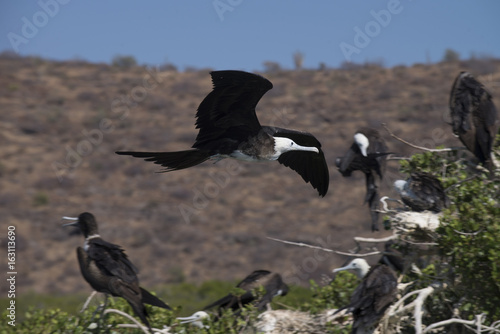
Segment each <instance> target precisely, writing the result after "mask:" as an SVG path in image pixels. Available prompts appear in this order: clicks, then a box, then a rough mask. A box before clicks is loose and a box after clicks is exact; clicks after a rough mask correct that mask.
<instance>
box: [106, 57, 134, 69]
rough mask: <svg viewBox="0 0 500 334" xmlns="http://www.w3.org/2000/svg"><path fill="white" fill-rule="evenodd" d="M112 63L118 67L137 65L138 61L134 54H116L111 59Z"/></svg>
mask: <svg viewBox="0 0 500 334" xmlns="http://www.w3.org/2000/svg"><path fill="white" fill-rule="evenodd" d="M111 65H113V66H115V67H118V68H124V69H125V68H131V67H133V66H136V65H137V61H136V60H135V58H134V56H120V55H118V56H114V57H113V60H112V61H111Z"/></svg>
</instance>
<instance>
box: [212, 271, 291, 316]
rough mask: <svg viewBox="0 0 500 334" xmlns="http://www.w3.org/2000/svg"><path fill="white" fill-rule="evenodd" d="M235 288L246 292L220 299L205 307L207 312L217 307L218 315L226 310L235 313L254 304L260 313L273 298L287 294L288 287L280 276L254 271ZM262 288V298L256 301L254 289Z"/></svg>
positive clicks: (268, 272)
mask: <svg viewBox="0 0 500 334" xmlns="http://www.w3.org/2000/svg"><path fill="white" fill-rule="evenodd" d="M236 287H237V288H240V289H243V290H245V291H246V292H245V293H243V294H242V295H241V296H236V295H233V294H231V293H230V294H228V295H226V296H224V297H222V298H221V299H219V300H217V301H215V302H213V303H212V304H210V305H207V306H205V307H204V308H203V309H204V310H207V309H210V308H212V307H215V306H217V307H218V309H219V313H220V312H222V311H223V310H226V309H231V310H233V311H234V312H235V313H237V312H239V310H240V309H241V308H242V307H244V306H245V305H247V304H250V303H254V305H255V307H256V308H257V309H258V310H259V311H262V310H264V309H265V307H266V306H267V305H268V304H269V303H271V301H272V299H273V298H274V297H275V296H285V295H286V294H287V293H288V286H287V285H286V284H285V283H284V282H283V280H282V278H281V275H280V274H277V273H272V272H270V271H267V270H256V271H254V272H253V273H251V274H250V275H248V276H247V277H246V278H245V279H244V280H243V281H241V282H240V283H238V285H236ZM259 287H263V288H264V290H265V291H266V292H265V293H264V295H263V296H262V297H260V298H259V299H257V295H256V293H255V291H254V290H255V289H257V288H259Z"/></svg>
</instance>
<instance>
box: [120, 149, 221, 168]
mask: <svg viewBox="0 0 500 334" xmlns="http://www.w3.org/2000/svg"><path fill="white" fill-rule="evenodd" d="M115 153H116V154H119V155H131V156H133V157H135V158H144V160H145V161H152V162H154V163H155V164H157V165H161V166H163V167H165V168H166V169H165V170H164V171H162V172H170V171H174V170H180V169H185V168H189V167H193V166H196V165H199V164H201V163H202V162H204V161H206V160H208V159H209V158H210V156H211V155H212V154H211V153H210V152H208V151H203V150H198V149H193V150H186V151H177V152H131V151H119V152H115Z"/></svg>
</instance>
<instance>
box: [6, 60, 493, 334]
mask: <svg viewBox="0 0 500 334" xmlns="http://www.w3.org/2000/svg"><path fill="white" fill-rule="evenodd" d="M452 56H453V55H450V57H449V59H446V60H447V61H443V62H441V63H437V64H415V65H413V66H408V67H407V66H397V67H393V68H384V67H383V66H380V64H345V66H343V68H340V69H328V68H325V67H322V68H321V69H320V70H311V69H305V68H302V69H301V70H300V71H291V70H283V69H282V68H281V67H280V66H279V64H271V63H270V64H268V65H269V66H266V69H268V72H267V73H263V75H265V76H266V77H267V78H268V79H269V80H270V81H271V82H273V85H274V88H273V89H272V90H271V91H269V92H268V93H267V94H266V95H265V96H264V97H263V99H262V100H261V102H260V103H259V106H258V109H257V113H258V116H259V119H260V120H261V122H262V123H263V124H270V125H276V126H282V127H287V128H295V129H299V130H307V131H310V132H312V133H314V135H315V136H316V137H317V138H318V139H319V140H320V142H321V143H322V145H323V150H324V152H325V156H326V158H327V162H328V164H329V166H330V180H331V181H330V191H329V193H328V194H327V196H326V197H325V198H319V197H318V196H317V194H316V193H315V191H314V190H313V189H312V188H311V187H310V186H309V185H306V184H304V183H303V181H302V180H301V179H300V177H299V176H298V175H296V174H295V173H294V172H293V171H290V170H286V169H284V168H283V167H282V166H279V164H277V163H276V164H274V165H273V164H262V165H260V164H257V165H256V164H252V165H249V164H246V163H242V162H237V163H235V164H233V163H230V162H228V161H220V162H218V163H216V164H212V163H210V162H207V163H205V164H202V165H200V166H198V167H196V169H193V170H187V171H178V172H175V173H167V174H159V173H155V172H158V171H159V170H160V169H159V168H158V167H157V166H155V165H153V164H146V163H144V162H142V161H138V160H135V159H127V158H124V157H120V156H117V155H115V154H114V152H115V151H117V150H124V149H130V150H132V149H135V150H144V151H148V150H150V151H157V150H160V151H174V150H183V149H187V148H188V147H189V146H190V145H191V144H192V143H193V142H194V138H195V136H196V133H197V131H196V130H195V128H194V121H195V119H194V116H195V113H196V108H197V106H198V104H199V103H200V102H201V100H202V99H203V98H204V97H205V95H206V94H207V93H208V92H209V91H210V89H211V82H210V79H209V74H208V73H209V70H206V69H204V70H190V71H185V72H178V71H177V70H175V68H172V67H171V66H165V67H162V68H160V67H152V68H148V67H144V66H137V65H136V64H135V63H133V62H132V61H131V60H130V59H128V60H126V59H125V58H126V57H124V56H120V57H117V59H116V60H117V61H118V60H121V61H124V60H126V61H125V65H123V64H122V63H115V64H114V65H108V64H92V63H87V62H84V61H80V60H76V61H65V62H55V61H49V60H45V59H40V58H36V57H14V56H12V55H3V56H2V57H0V71H1V72H2V76H0V85H1V86H2V87H3V89H2V90H1V91H0V106H1V108H2V110H3V111H2V113H0V118H1V119H0V129H1V130H0V138H1V142H2V149H1V150H0V153H1V155H2V159H0V188H1V189H2V191H1V192H0V205H1V206H2V213H3V220H4V221H5V222H6V223H5V224H4V225H5V226H15V227H16V231H17V234H16V237H17V239H16V247H17V249H16V251H17V258H18V276H17V282H16V284H17V296H16V300H17V305H18V313H17V315H18V321H19V322H18V327H16V330H17V331H18V332H19V333H23V332H24V333H35V332H39V333H52V332H72V333H79V332H82V333H83V332H85V331H88V330H89V329H88V328H89V327H88V326H91V325H92V323H94V322H96V321H97V319H98V318H92V315H93V312H94V311H95V310H96V308H97V306H98V305H99V301H100V300H96V301H94V302H93V303H91V306H90V308H89V309H88V310H86V311H85V312H83V313H79V312H78V311H79V308H80V307H81V305H82V304H83V302H84V301H85V299H86V297H87V296H88V294H90V292H91V288H90V287H89V286H88V284H87V283H86V282H85V281H84V280H83V278H82V277H81V274H80V272H79V268H78V264H77V260H76V254H75V248H76V247H77V246H80V245H81V242H82V238H81V236H79V237H73V236H71V235H69V233H68V231H67V230H64V229H62V228H61V227H60V226H61V221H60V217H62V216H65V215H66V216H67V215H70V216H71V215H72V216H75V215H78V214H79V213H81V212H84V211H89V212H92V213H93V214H94V215H95V216H96V217H97V219H98V220H99V221H100V222H101V223H100V233H101V235H102V236H103V237H104V238H105V239H106V240H109V241H110V242H113V243H117V244H119V245H121V246H123V247H124V248H125V250H126V252H127V254H128V255H129V257H130V258H131V260H132V262H134V263H135V264H136V265H137V266H138V267H139V270H140V273H139V278H140V280H141V285H142V286H144V287H147V288H148V290H151V291H155V292H156V293H157V294H158V295H159V296H161V297H162V299H163V300H165V301H166V302H168V303H169V304H170V305H171V306H173V307H175V309H174V311H173V312H166V311H159V310H156V309H151V311H150V313H151V315H152V319H151V323H152V324H153V327H156V328H162V326H163V325H165V326H168V327H171V330H172V332H175V331H176V328H179V327H180V325H178V323H177V322H176V321H175V317H177V316H186V315H189V314H190V313H192V311H195V310H198V309H199V308H200V307H202V306H203V305H205V304H207V303H208V302H210V301H212V300H213V299H216V298H218V297H220V296H221V295H223V294H225V293H227V290H228V289H230V287H232V286H233V285H234V283H235V282H237V281H238V280H239V279H241V278H242V277H244V276H245V275H246V274H248V273H249V272H251V271H252V270H255V269H269V270H272V271H275V272H280V273H281V274H282V276H283V278H284V280H285V282H288V283H290V284H291V285H293V288H292V291H291V292H290V293H289V295H288V296H286V297H284V298H276V300H275V301H274V303H273V308H285V309H292V310H297V311H300V312H306V313H309V314H322V312H324V311H325V310H330V309H335V308H338V307H341V306H344V305H345V304H346V303H347V302H348V300H349V297H350V294H351V292H352V291H353V289H354V287H355V286H356V285H357V283H358V281H357V280H356V278H355V276H354V275H352V274H350V273H341V274H339V275H337V276H336V278H335V280H334V281H333V282H331V280H332V279H333V277H334V275H333V274H332V273H331V270H332V269H333V268H334V267H338V266H340V265H342V264H343V263H344V262H345V261H346V260H347V257H345V256H340V255H335V254H333V253H326V252H325V253H321V252H320V251H318V250H315V249H309V248H304V247H295V246H292V245H285V244H282V243H278V242H275V241H273V240H270V239H268V238H267V237H273V238H278V239H283V240H289V241H293V242H301V243H307V244H311V245H318V246H321V247H323V248H327V249H331V250H337V251H344V252H350V251H353V250H355V249H356V250H358V251H360V249H359V248H357V246H358V245H357V244H356V242H355V241H354V237H365V238H378V239H382V238H385V237H389V236H391V235H393V234H394V231H395V230H394V226H391V225H390V223H389V218H390V217H389V215H388V216H387V222H386V224H385V227H386V229H385V230H382V231H380V232H376V233H372V232H371V224H370V216H369V214H368V209H367V208H366V207H365V206H363V196H364V192H365V189H364V179H363V176H362V175H357V174H354V175H353V176H352V177H351V178H342V177H341V176H340V174H339V173H338V172H337V171H336V170H335V167H334V166H335V163H334V162H335V158H336V157H337V156H340V155H342V154H343V152H344V151H345V149H346V147H347V145H350V143H351V141H352V134H353V133H354V132H355V130H356V129H357V128H359V127H361V126H371V127H375V128H377V129H378V130H379V131H380V132H381V133H382V134H383V135H384V137H385V139H386V141H387V143H388V146H389V149H390V151H391V152H394V155H397V156H399V157H411V160H402V161H398V160H391V161H389V163H388V171H387V174H386V177H385V178H384V180H383V182H382V185H381V189H380V192H381V194H382V195H387V196H390V197H397V195H396V192H395V191H394V190H393V189H392V182H393V181H394V180H396V179H400V178H404V177H405V176H406V175H407V174H408V173H409V172H410V171H414V170H419V171H427V172H431V173H433V174H435V175H436V176H438V177H439V178H440V179H441V181H442V182H443V183H444V186H445V187H446V188H447V189H449V190H448V195H449V196H450V199H451V201H452V205H451V206H450V207H449V208H448V209H447V210H446V211H445V212H444V214H443V216H442V218H441V226H440V227H439V228H438V229H436V230H434V231H430V232H425V233H423V235H424V236H425V240H424V241H422V240H421V239H418V240H413V239H410V241H412V242H416V241H418V242H420V243H425V244H426V245H425V247H424V246H421V247H424V248H425V249H424V250H425V252H423V253H425V255H423V258H425V262H424V266H421V267H419V270H420V272H414V271H410V272H408V273H405V275H403V276H401V277H400V279H401V282H402V283H412V284H409V285H407V286H406V287H405V288H402V289H401V291H400V295H401V297H403V296H405V295H408V294H410V293H412V292H414V291H419V290H423V289H426V288H428V287H432V289H433V290H432V293H430V294H429V295H428V297H427V298H425V300H423V302H424V305H425V312H424V313H423V314H422V316H421V321H422V328H421V330H425V328H426V326H429V325H430V324H433V323H438V322H440V321H445V320H448V319H451V318H454V319H460V320H463V321H469V322H471V321H476V319H478V316H481V324H482V325H483V326H489V327H491V328H493V326H495V321H498V320H500V313H499V310H500V309H499V308H498V305H500V300H498V296H500V286H499V284H498V282H499V281H500V276H499V275H500V271H499V270H500V269H499V268H500V262H499V258H500V250H499V248H498V247H499V246H498V245H499V244H500V242H499V241H500V240H499V234H498V233H499V229H500V218H499V217H500V209H499V208H500V207H499V202H498V201H499V193H500V181H499V180H500V178H499V175H498V173H497V175H496V176H495V177H494V178H488V175H487V173H485V172H482V171H480V170H479V171H478V170H477V169H476V168H475V167H474V165H475V160H474V158H473V156H472V154H470V153H469V152H467V151H464V150H457V151H454V152H452V153H449V152H441V153H431V152H422V151H420V150H417V149H415V148H412V147H409V146H407V145H405V144H403V143H402V142H400V141H398V140H395V139H394V138H392V137H391V136H389V134H388V133H387V132H386V131H385V130H384V128H383V127H382V123H385V124H386V125H387V126H388V127H389V128H390V129H391V130H392V131H393V132H394V133H395V134H396V135H398V136H399V137H402V138H404V139H405V140H408V141H410V142H412V143H414V144H416V145H419V146H424V147H427V148H436V147H458V146H462V145H461V143H460V142H459V141H458V139H457V138H455V137H454V136H453V134H452V132H451V127H450V126H449V124H447V123H449V118H448V98H449V91H450V88H451V84H452V82H453V79H454V78H455V76H456V75H457V74H458V73H459V72H460V71H462V70H465V71H469V72H471V73H472V74H474V75H475V76H476V77H477V78H478V79H479V80H481V81H482V82H483V83H484V84H485V86H486V87H487V88H488V89H489V90H490V92H491V93H492V95H493V96H494V98H495V100H494V101H495V102H496V104H497V106H498V105H499V102H498V96H500V60H497V59H490V58H485V59H478V58H471V59H468V60H459V59H457V58H456V57H452ZM119 58H123V59H119ZM276 65H278V66H276ZM297 67H299V66H297ZM496 147H497V148H496V150H497V152H498V140H497V146H496ZM497 159H498V155H497ZM221 180H227V182H221ZM218 181H219V182H218ZM183 208H184V210H186V208H188V211H184V214H183V211H182V209H183ZM185 212H188V213H189V214H187V215H186V214H185ZM381 223H382V222H381ZM1 233H5V231H3V232H1ZM419 236H420V235H419ZM3 242H4V240H3V239H2V243H3ZM427 244H429V245H427ZM363 247H364V248H363V249H361V251H372V250H378V249H383V244H378V243H369V244H366V245H364V246H363ZM417 250H418V251H420V248H418V249H417ZM415 252H417V251H415ZM417 253H418V252H417ZM419 254H420V253H419ZM379 257H380V255H375V256H373V257H368V258H367V259H368V261H369V262H370V263H372V264H373V263H376V262H377V261H378V259H379ZM1 289H2V291H1V292H2V295H6V294H5V292H6V291H3V289H4V286H3V285H2V286H1ZM426 291H429V290H426ZM75 296H78V298H75ZM416 296H417V295H415V296H414V297H410V298H408V299H406V300H405V301H404V302H402V305H401V306H402V308H404V306H405V305H408V304H410V303H411V302H412V301H414V299H413V298H415V297H416ZM4 300H5V299H3V300H2V305H3V301H4ZM111 307H113V308H117V309H121V310H124V311H125V312H127V313H130V309H128V306H127V305H126V303H124V302H123V301H121V300H118V299H115V300H114V301H113V302H112V304H111ZM246 312H247V313H245V316H244V317H243V318H240V319H239V320H237V321H236V324H235V319H233V318H231V316H230V315H226V316H225V317H224V320H223V321H220V322H218V323H210V326H211V327H210V329H209V330H200V329H196V328H192V327H189V326H183V329H184V330H185V331H186V332H188V333H189V332H200V331H201V332H203V331H208V332H211V333H228V332H240V331H242V330H249V328H251V324H253V323H255V322H256V321H257V320H258V319H257V317H258V314H257V312H256V311H255V310H253V309H252V308H249V309H248V310H247V311H246ZM391 312H393V313H394V314H393V316H392V317H388V318H387V319H386V320H387V322H386V326H387V327H386V328H387V330H389V329H390V330H393V331H399V332H404V333H413V332H418V331H416V330H415V314H414V313H413V312H414V311H413V309H411V308H408V309H407V310H404V311H401V312H399V313H398V312H397V310H396V309H394V310H391ZM188 313H189V314H188ZM2 317H5V313H4V314H3V315H2ZM124 322H128V320H127V319H125V318H123V317H122V316H120V315H117V314H109V315H107V317H106V321H105V324H108V325H113V326H114V325H117V324H120V323H124ZM99 326H101V325H99ZM446 326H447V327H445V330H446V331H447V332H450V333H451V332H454V333H461V332H463V333H466V332H468V331H469V329H467V327H466V326H465V325H464V323H460V322H459V321H458V322H450V323H447V324H446ZM469 326H470V327H471V328H477V323H474V324H471V325H469ZM496 326H497V327H495V328H496V329H494V330H493V329H490V332H495V331H496V332H498V331H499V329H498V325H496ZM103 328H104V327H102V326H101V327H98V328H97V329H94V331H98V330H104V329H103ZM9 330H10V329H9V328H7V327H4V328H2V329H0V332H2V333H3V332H5V333H8V332H9ZM122 330H124V329H121V330H120V331H122ZM441 330H443V329H442V328H441ZM127 331H129V330H127ZM130 331H132V330H130ZM137 331H139V330H137ZM324 331H325V332H331V333H347V332H349V321H348V317H346V318H345V319H341V321H338V322H336V323H333V322H332V323H329V324H327V326H326V327H325V328H324Z"/></svg>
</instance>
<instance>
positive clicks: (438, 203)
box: [394, 172, 450, 213]
mask: <svg viewBox="0 0 500 334" xmlns="http://www.w3.org/2000/svg"><path fill="white" fill-rule="evenodd" d="M394 188H396V190H397V191H398V192H399V195H400V196H401V200H402V201H403V203H404V204H406V205H407V206H408V207H410V208H411V209H412V211H416V212H422V211H426V210H429V211H432V212H434V213H438V212H441V211H442V210H443V208H446V207H448V205H449V204H450V200H449V198H448V196H446V193H445V192H444V188H443V185H442V184H441V181H439V180H438V179H437V178H436V177H435V176H433V175H431V174H429V173H424V172H414V173H411V174H410V177H409V178H408V179H407V180H406V181H405V180H397V181H395V182H394Z"/></svg>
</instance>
